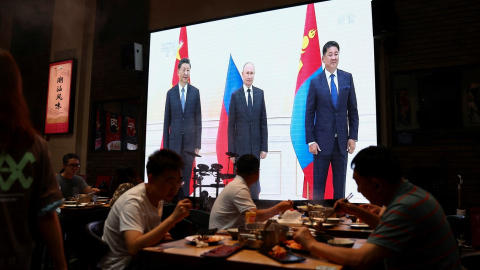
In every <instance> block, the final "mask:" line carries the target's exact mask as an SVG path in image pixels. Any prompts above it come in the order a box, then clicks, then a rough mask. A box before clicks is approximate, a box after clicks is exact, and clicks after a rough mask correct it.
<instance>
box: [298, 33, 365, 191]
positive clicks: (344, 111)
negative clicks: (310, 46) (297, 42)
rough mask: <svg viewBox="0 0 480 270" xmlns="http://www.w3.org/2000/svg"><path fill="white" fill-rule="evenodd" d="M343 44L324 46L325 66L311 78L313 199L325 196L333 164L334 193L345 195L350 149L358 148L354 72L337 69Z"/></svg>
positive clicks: (308, 131)
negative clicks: (328, 176)
mask: <svg viewBox="0 0 480 270" xmlns="http://www.w3.org/2000/svg"><path fill="white" fill-rule="evenodd" d="M339 52H340V46H339V45H338V43H337V42H335V41H329V42H327V43H326V44H325V45H324V46H323V56H322V62H323V63H324V64H325V68H324V70H323V71H322V72H321V73H320V74H319V75H317V76H316V77H314V78H313V79H312V81H311V82H310V89H309V91H308V96H307V107H306V111H305V136H306V142H307V143H308V145H309V151H310V153H312V154H314V159H313V162H314V163H313V181H314V182H313V188H314V191H313V199H315V200H323V199H324V194H325V183H326V180H327V174H328V168H329V166H330V163H331V164H332V172H333V190H334V192H333V197H334V198H336V199H339V198H343V197H344V196H345V178H346V171H347V160H348V158H347V154H346V153H347V152H348V153H350V154H352V153H353V152H354V151H355V144H356V141H357V139H358V110H357V98H356V95H355V86H354V85H353V77H352V74H350V73H348V72H345V71H343V70H339V69H337V66H338V61H339Z"/></svg>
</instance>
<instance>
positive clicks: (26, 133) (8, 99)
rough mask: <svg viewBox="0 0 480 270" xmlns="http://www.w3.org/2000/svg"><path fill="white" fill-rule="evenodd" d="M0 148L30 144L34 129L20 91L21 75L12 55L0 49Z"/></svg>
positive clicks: (5, 148) (7, 148)
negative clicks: (0, 130)
mask: <svg viewBox="0 0 480 270" xmlns="http://www.w3.org/2000/svg"><path fill="white" fill-rule="evenodd" d="M0 126H1V127H2V132H0V150H9V149H13V148H14V147H16V146H19V145H22V146H30V145H31V144H32V143H33V140H34V137H35V134H36V130H35V129H34V128H33V126H32V123H31V121H30V117H29V112H28V107H27V103H26V102H25V98H24V97H23V93H22V76H21V75H20V69H19V68H18V65H17V63H16V62H15V59H13V56H12V55H11V54H10V53H9V52H8V51H6V50H4V49H0Z"/></svg>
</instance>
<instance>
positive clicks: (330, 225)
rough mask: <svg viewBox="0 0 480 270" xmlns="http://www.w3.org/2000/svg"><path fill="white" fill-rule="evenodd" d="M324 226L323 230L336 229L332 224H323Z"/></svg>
mask: <svg viewBox="0 0 480 270" xmlns="http://www.w3.org/2000/svg"><path fill="white" fill-rule="evenodd" d="M322 226H323V228H325V229H330V228H333V227H335V224H332V223H322Z"/></svg>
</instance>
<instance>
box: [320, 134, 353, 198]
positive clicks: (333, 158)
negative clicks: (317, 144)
mask: <svg viewBox="0 0 480 270" xmlns="http://www.w3.org/2000/svg"><path fill="white" fill-rule="evenodd" d="M346 147H347V146H346V145H345V147H343V149H340V147H339V146H338V138H335V146H334V147H333V151H332V153H331V154H330V155H321V152H319V153H318V154H317V155H314V156H313V162H314V163H313V199H314V200H323V199H324V197H325V185H326V183H327V176H328V168H329V166H330V164H332V174H333V198H334V199H340V198H344V197H345V178H346V177H347V160H348V154H347V152H346ZM320 150H321V149H320ZM341 151H343V153H342V152H341Z"/></svg>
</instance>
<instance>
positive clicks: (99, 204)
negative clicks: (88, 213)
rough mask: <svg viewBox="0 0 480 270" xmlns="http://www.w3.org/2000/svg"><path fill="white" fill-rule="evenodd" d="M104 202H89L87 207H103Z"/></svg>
mask: <svg viewBox="0 0 480 270" xmlns="http://www.w3.org/2000/svg"><path fill="white" fill-rule="evenodd" d="M103 205H104V203H98V202H97V203H87V204H86V205H85V206H87V207H102V206H103Z"/></svg>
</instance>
